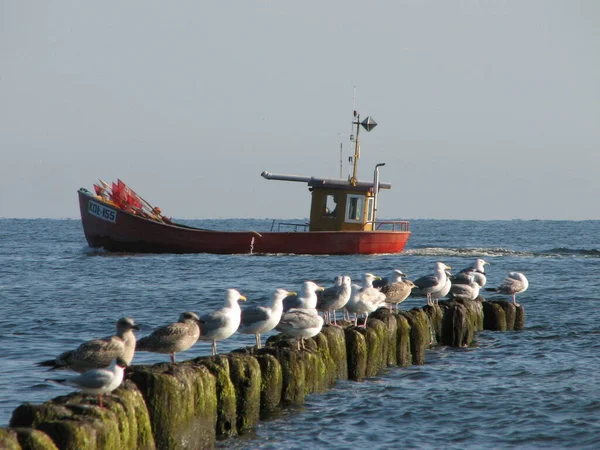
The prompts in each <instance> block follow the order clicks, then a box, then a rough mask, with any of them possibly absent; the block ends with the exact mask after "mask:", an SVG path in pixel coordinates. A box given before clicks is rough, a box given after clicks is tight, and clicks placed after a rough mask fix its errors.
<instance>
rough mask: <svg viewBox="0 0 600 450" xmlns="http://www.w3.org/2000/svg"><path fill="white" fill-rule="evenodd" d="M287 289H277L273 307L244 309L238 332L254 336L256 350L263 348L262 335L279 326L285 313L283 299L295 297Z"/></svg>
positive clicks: (293, 293)
mask: <svg viewBox="0 0 600 450" xmlns="http://www.w3.org/2000/svg"><path fill="white" fill-rule="evenodd" d="M295 294H296V293H295V292H289V291H286V290H285V289H277V290H276V291H275V292H274V293H273V296H272V301H271V306H254V307H251V308H244V309H242V320H241V323H240V327H239V328H238V331H239V332H240V333H244V334H254V335H255V337H256V348H261V342H260V335H261V334H263V333H268V332H269V331H271V330H272V329H273V328H275V327H276V326H277V324H278V323H279V320H280V319H281V314H282V313H283V299H284V298H285V297H287V296H288V295H295Z"/></svg>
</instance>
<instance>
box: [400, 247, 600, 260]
mask: <svg viewBox="0 0 600 450" xmlns="http://www.w3.org/2000/svg"><path fill="white" fill-rule="evenodd" d="M404 254H405V255H412V256H443V257H452V256H461V257H462V256H465V257H470V258H480V257H488V258H494V257H501V256H512V257H553V258H556V257H584V258H600V250H597V249H571V248H566V247H557V248H551V249H548V250H540V251H530V252H528V251H518V250H510V249H507V248H502V247H492V248H485V247H483V248H479V247H476V248H458V247H447V248H444V247H422V248H412V249H405V250H404Z"/></svg>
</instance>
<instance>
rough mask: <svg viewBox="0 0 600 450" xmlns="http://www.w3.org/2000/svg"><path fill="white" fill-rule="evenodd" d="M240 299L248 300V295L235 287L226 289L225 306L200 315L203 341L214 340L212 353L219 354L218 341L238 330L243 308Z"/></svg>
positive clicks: (201, 338)
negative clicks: (245, 295)
mask: <svg viewBox="0 0 600 450" xmlns="http://www.w3.org/2000/svg"><path fill="white" fill-rule="evenodd" d="M239 300H242V301H246V297H244V296H243V295H242V294H240V293H239V292H238V291H236V290H235V289H227V291H225V306H223V308H221V309H218V310H216V311H214V312H211V313H208V314H203V315H202V316H200V323H202V334H201V335H200V338H199V339H200V340H201V341H212V354H213V356H214V355H216V354H217V341H222V340H224V339H227V338H229V337H230V336H231V335H233V333H235V332H236V331H237V329H238V328H239V326H240V322H241V320H242V310H241V308H240V305H239V303H238V301H239Z"/></svg>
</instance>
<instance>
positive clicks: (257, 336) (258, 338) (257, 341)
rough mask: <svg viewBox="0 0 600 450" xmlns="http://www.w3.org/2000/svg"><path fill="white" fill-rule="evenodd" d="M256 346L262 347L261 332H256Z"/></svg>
mask: <svg viewBox="0 0 600 450" xmlns="http://www.w3.org/2000/svg"><path fill="white" fill-rule="evenodd" d="M255 337H256V348H260V333H256V335H255Z"/></svg>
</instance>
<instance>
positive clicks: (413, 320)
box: [400, 308, 432, 365]
mask: <svg viewBox="0 0 600 450" xmlns="http://www.w3.org/2000/svg"><path fill="white" fill-rule="evenodd" d="M400 314H401V315H402V316H404V317H405V318H406V320H408V323H409V325H410V352H411V354H412V363H413V364H415V365H423V364H425V349H427V348H428V347H429V346H430V345H431V343H432V331H431V328H430V325H429V319H428V317H427V314H426V313H425V311H423V310H422V309H421V308H413V309H411V310H410V311H401V312H400Z"/></svg>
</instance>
